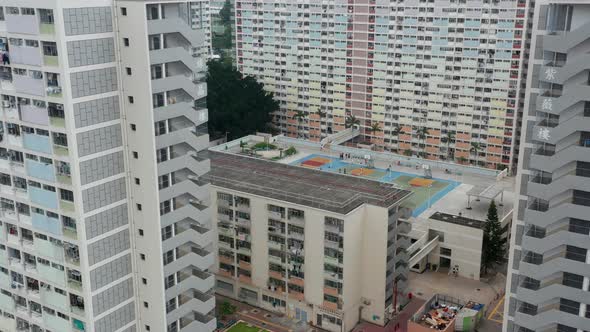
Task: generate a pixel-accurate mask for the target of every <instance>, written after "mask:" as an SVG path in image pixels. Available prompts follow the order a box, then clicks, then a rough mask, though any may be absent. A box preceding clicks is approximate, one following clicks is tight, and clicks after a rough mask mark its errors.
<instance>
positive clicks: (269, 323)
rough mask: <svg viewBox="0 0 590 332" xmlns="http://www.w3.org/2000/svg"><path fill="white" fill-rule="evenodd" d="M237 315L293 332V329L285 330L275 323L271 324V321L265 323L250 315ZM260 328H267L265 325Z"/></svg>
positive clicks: (239, 313)
mask: <svg viewBox="0 0 590 332" xmlns="http://www.w3.org/2000/svg"><path fill="white" fill-rule="evenodd" d="M237 314H238V315H240V316H244V317H248V318H250V319H253V320H255V321H258V322H260V323H265V324H266V325H272V326H274V327H278V328H279V329H281V330H287V331H289V332H293V330H291V329H287V328H285V327H284V326H281V325H277V324H275V323H271V322H269V321H265V320H262V319H260V318H257V317H254V316H250V315H247V314H243V313H241V312H238V313H237ZM260 328H262V329H263V330H264V329H265V328H264V325H263V326H261V327H260Z"/></svg>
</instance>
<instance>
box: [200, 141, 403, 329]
mask: <svg viewBox="0 0 590 332" xmlns="http://www.w3.org/2000/svg"><path fill="white" fill-rule="evenodd" d="M210 158H211V163H212V167H211V169H212V171H211V172H210V174H209V176H208V177H209V180H210V181H211V184H212V191H211V201H212V206H213V211H214V212H213V217H214V218H215V219H216V222H214V224H216V231H217V233H218V241H217V245H216V246H217V248H216V250H217V252H218V256H217V259H216V264H215V266H214V268H213V270H214V272H215V273H216V274H217V292H218V293H220V294H223V295H226V296H229V297H231V298H235V299H238V300H240V301H244V302H247V303H250V304H252V305H255V306H259V307H262V308H265V309H268V310H271V311H275V312H279V313H284V314H286V315H288V316H290V317H293V318H295V319H299V320H302V321H305V322H308V323H311V324H313V325H316V326H319V327H321V328H323V329H326V330H329V331H350V330H351V329H352V328H353V327H354V326H355V325H356V323H357V322H358V321H359V320H360V319H362V320H365V321H369V322H372V323H375V324H378V325H384V324H385V323H386V322H387V321H388V319H389V317H390V314H391V313H392V312H393V310H394V308H397V307H398V306H399V305H404V304H405V303H406V302H407V301H408V296H407V291H406V285H407V273H408V264H407V260H408V253H407V251H406V249H407V247H408V246H409V244H410V240H409V238H408V237H407V236H406V235H405V234H407V233H408V232H409V231H410V228H411V227H410V224H409V223H408V222H407V221H405V220H403V219H400V218H399V216H400V214H401V210H400V209H399V207H400V204H401V203H402V202H403V201H404V200H405V199H406V198H407V197H409V196H410V195H411V192H410V191H407V190H402V189H399V188H396V187H394V186H393V185H391V184H385V183H381V182H378V181H372V180H367V179H363V178H359V177H354V176H349V175H343V174H335V173H327V172H322V171H319V170H313V169H308V168H305V167H297V166H291V165H286V164H281V163H276V162H272V161H265V160H261V159H256V158H251V157H246V156H242V155H237V154H231V153H224V152H214V151H210Z"/></svg>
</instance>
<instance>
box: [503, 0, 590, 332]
mask: <svg viewBox="0 0 590 332" xmlns="http://www.w3.org/2000/svg"><path fill="white" fill-rule="evenodd" d="M535 5H536V7H535V11H534V20H533V35H532V44H531V57H530V60H529V74H528V82H527V86H528V87H527V96H526V102H525V110H526V114H525V115H524V121H523V133H524V136H523V139H522V142H521V157H520V163H519V174H520V176H519V177H518V179H517V188H519V190H517V192H518V193H520V196H519V197H518V199H517V202H516V204H517V205H516V209H515V211H517V213H516V215H515V219H514V222H513V228H512V238H511V243H510V248H511V252H510V261H509V265H508V269H509V270H508V280H507V289H506V305H505V311H504V317H505V322H504V331H518V332H529V331H559V332H580V331H587V330H588V329H589V328H590V236H589V235H590V217H589V216H590V182H589V181H588V179H589V176H590V173H589V170H590V159H589V156H590V150H589V147H590V131H589V128H590V122H589V121H590V112H589V110H590V99H589V96H590V94H589V92H590V86H589V84H588V82H589V81H588V52H589V51H590V39H589V38H590V4H589V3H588V1H560V0H555V1H546V0H544V1H536V4H535Z"/></svg>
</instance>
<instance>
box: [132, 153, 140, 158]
mask: <svg viewBox="0 0 590 332" xmlns="http://www.w3.org/2000/svg"><path fill="white" fill-rule="evenodd" d="M133 158H135V159H137V158H139V153H137V151H133Z"/></svg>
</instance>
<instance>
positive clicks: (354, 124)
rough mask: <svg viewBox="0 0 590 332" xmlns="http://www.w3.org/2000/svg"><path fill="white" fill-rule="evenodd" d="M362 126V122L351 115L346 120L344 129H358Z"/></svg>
mask: <svg viewBox="0 0 590 332" xmlns="http://www.w3.org/2000/svg"><path fill="white" fill-rule="evenodd" d="M360 125H361V120H359V119H357V117H356V116H354V115H350V116H349V117H347V118H346V120H344V127H346V128H352V129H357V128H358V127H359V126H360Z"/></svg>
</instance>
